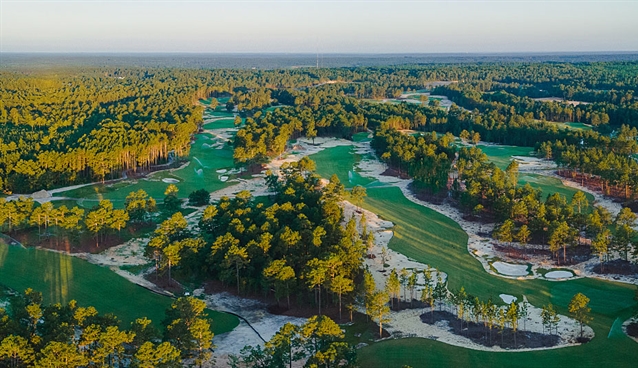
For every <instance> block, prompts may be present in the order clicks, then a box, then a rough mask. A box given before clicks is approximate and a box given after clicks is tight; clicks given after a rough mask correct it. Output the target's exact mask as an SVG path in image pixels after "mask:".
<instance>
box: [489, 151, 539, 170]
mask: <svg viewBox="0 0 638 368" xmlns="http://www.w3.org/2000/svg"><path fill="white" fill-rule="evenodd" d="M477 147H478V148H480V149H481V150H482V151H483V152H484V153H485V154H486V155H487V158H488V159H489V160H490V161H491V162H493V163H494V164H496V166H497V167H498V168H499V169H501V170H505V168H507V165H509V164H510V162H511V161H512V160H513V159H514V158H513V157H512V156H531V154H532V153H534V148H532V147H519V146H500V145H493V146H484V145H478V146H477Z"/></svg>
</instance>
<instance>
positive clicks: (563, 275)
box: [545, 271, 574, 279]
mask: <svg viewBox="0 0 638 368" xmlns="http://www.w3.org/2000/svg"><path fill="white" fill-rule="evenodd" d="M570 277H574V274H573V273H571V272H570V271H551V272H548V273H546V274H545V278H546V279H568V278H570Z"/></svg>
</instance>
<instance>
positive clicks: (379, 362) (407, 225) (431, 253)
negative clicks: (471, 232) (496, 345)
mask: <svg viewBox="0 0 638 368" xmlns="http://www.w3.org/2000/svg"><path fill="white" fill-rule="evenodd" d="M364 207H365V208H366V209H368V210H370V211H373V212H375V213H377V214H379V215H381V216H382V217H383V218H384V219H386V220H390V221H392V222H393V223H394V224H395V228H394V231H395V236H394V237H393V238H392V240H391V241H390V244H389V247H390V248H391V249H393V250H396V251H398V252H400V253H403V254H405V255H406V256H408V257H410V258H413V259H415V260H418V261H420V262H423V263H427V264H430V265H431V266H434V267H438V268H439V269H441V270H442V271H444V272H446V273H447V274H448V275H449V286H450V289H451V290H456V289H458V288H460V287H461V286H464V287H465V288H466V290H467V292H468V293H469V294H472V295H475V296H479V297H480V298H482V299H487V298H488V297H491V298H492V299H493V300H494V301H496V302H498V301H499V298H498V295H499V294H501V293H505V294H511V295H514V296H517V297H519V298H521V297H522V296H523V295H525V296H526V297H527V298H528V300H529V301H530V303H532V304H533V305H535V306H542V305H545V304H547V303H550V302H551V303H553V304H554V305H555V306H557V309H558V311H559V313H561V314H568V312H567V308H566V307H567V305H568V303H569V300H570V299H571V298H572V297H573V295H575V294H576V293H578V292H582V293H584V294H585V295H587V296H588V297H589V298H590V299H591V303H590V306H591V307H592V316H593V317H594V320H593V321H592V323H591V324H590V326H591V327H592V328H593V329H594V331H595V332H596V338H594V340H593V341H591V342H590V343H588V344H586V345H583V346H579V347H570V348H563V349H557V350H546V351H537V352H521V353H489V352H481V351H475V350H470V349H463V348H459V347H454V346H450V345H446V344H443V343H440V342H436V341H433V340H427V339H402V340H391V341H385V342H381V343H376V344H373V345H371V346H369V347H365V348H363V349H361V350H360V365H361V366H365V367H401V366H403V365H410V366H413V367H422V366H424V365H425V366H438V367H463V366H475V367H510V366H519V367H538V366H552V367H553V366H574V367H575V366H578V367H600V366H606V367H612V366H613V367H633V366H635V365H634V364H635V359H636V358H638V346H637V345H636V343H635V342H633V341H631V340H630V339H629V338H627V337H625V336H622V337H615V338H613V339H607V334H608V333H609V331H610V328H611V326H612V324H613V323H614V321H615V320H616V318H620V319H621V320H624V319H626V318H627V317H629V316H630V314H631V313H632V311H633V308H634V306H635V304H636V303H635V301H634V300H633V294H634V290H635V286H631V285H626V284H619V283H612V282H606V281H599V280H593V279H577V280H570V281H563V282H551V281H545V280H540V279H536V280H511V279H505V278H501V277H498V276H493V275H490V274H488V273H486V272H485V271H484V270H483V267H482V266H481V264H480V263H479V261H477V260H476V259H474V257H472V256H471V255H470V254H469V253H468V251H467V245H466V244H467V235H466V234H465V233H464V232H463V230H462V229H461V228H460V227H459V226H458V224H456V223H455V222H454V221H452V220H451V219H449V218H447V217H445V216H443V215H441V214H439V213H437V212H435V211H432V210H429V209H427V208H425V207H423V206H419V205H417V204H415V203H413V202H410V201H409V200H407V199H406V198H405V197H404V196H403V194H402V193H401V192H400V190H399V189H397V188H378V189H372V188H370V189H368V197H367V198H366V200H365V203H364ZM512 354H515V355H512ZM584 358H586V359H584Z"/></svg>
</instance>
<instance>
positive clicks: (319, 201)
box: [147, 158, 369, 313]
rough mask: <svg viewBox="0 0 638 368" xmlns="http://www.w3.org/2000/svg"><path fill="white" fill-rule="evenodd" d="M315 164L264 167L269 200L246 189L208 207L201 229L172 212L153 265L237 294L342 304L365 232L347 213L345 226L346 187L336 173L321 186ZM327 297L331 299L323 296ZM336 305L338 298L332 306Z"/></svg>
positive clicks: (152, 246)
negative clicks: (178, 269) (226, 287)
mask: <svg viewBox="0 0 638 368" xmlns="http://www.w3.org/2000/svg"><path fill="white" fill-rule="evenodd" d="M313 171H314V162H312V161H311V160H309V159H307V158H304V159H302V160H301V161H299V162H296V163H290V164H285V165H284V166H282V168H281V176H277V175H275V174H272V173H269V174H268V177H267V181H268V184H269V186H270V189H271V190H272V191H273V192H274V193H275V194H274V195H273V197H272V198H271V199H270V201H267V202H264V201H263V200H261V199H259V200H258V199H255V198H253V197H252V196H251V195H250V193H249V192H247V191H243V192H240V193H238V194H237V196H236V197H235V198H232V199H230V198H228V197H222V198H221V199H220V200H219V202H218V203H216V204H213V205H210V206H208V207H207V208H206V209H205V210H204V212H203V214H202V217H201V219H200V221H199V231H198V232H193V231H191V230H189V229H188V226H187V222H186V220H185V219H184V217H183V216H182V215H181V213H179V212H177V213H176V214H175V215H173V217H171V218H170V219H168V220H166V221H165V222H163V223H162V224H160V226H159V227H158V229H157V230H156V231H155V235H154V236H153V237H152V239H151V241H150V242H149V244H148V247H147V254H149V255H150V256H151V257H152V258H154V259H155V260H156V262H157V267H158V269H159V270H160V271H161V270H166V271H169V272H170V270H171V269H172V268H174V267H176V266H178V265H179V266H180V267H181V268H182V270H188V272H189V273H195V274H203V275H204V276H206V277H207V278H211V279H216V280H220V281H222V282H224V283H225V284H227V285H235V287H236V288H237V291H238V292H239V293H242V292H259V291H263V290H265V291H268V290H273V291H274V293H275V297H276V298H277V299H282V298H283V299H284V300H286V303H287V304H288V305H289V304H290V299H291V298H295V299H293V300H297V301H299V302H302V303H304V302H305V303H307V302H311V303H314V304H315V305H317V307H318V310H319V313H321V307H322V305H323V304H326V302H330V301H332V302H333V303H338V304H339V305H341V304H342V300H343V299H345V298H346V297H348V296H349V295H350V294H351V293H352V291H353V284H354V280H355V279H356V278H357V277H359V276H360V273H361V267H362V262H363V257H364V255H365V250H366V245H365V244H364V240H367V239H368V238H369V236H368V235H365V236H361V235H360V234H359V232H358V231H357V224H356V222H355V220H354V219H350V220H349V221H348V222H347V224H346V226H345V227H344V226H342V224H341V222H342V220H343V210H342V209H341V207H340V206H339V202H340V201H341V200H342V199H343V190H344V189H343V185H342V184H341V183H339V181H338V179H337V178H336V176H334V177H333V178H332V179H331V180H330V182H329V183H328V184H327V185H326V186H325V188H322V187H321V186H320V184H319V177H318V176H317V175H316V174H314V172H313ZM326 297H328V298H329V299H327V298H326ZM333 305H335V304H333Z"/></svg>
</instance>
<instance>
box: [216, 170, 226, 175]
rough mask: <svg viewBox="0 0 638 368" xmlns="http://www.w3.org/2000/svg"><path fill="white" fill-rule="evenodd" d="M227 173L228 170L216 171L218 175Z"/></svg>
mask: <svg viewBox="0 0 638 368" xmlns="http://www.w3.org/2000/svg"><path fill="white" fill-rule="evenodd" d="M226 171H228V170H226V169H219V170H216V172H217V173H218V174H223V173H225V172H226Z"/></svg>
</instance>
